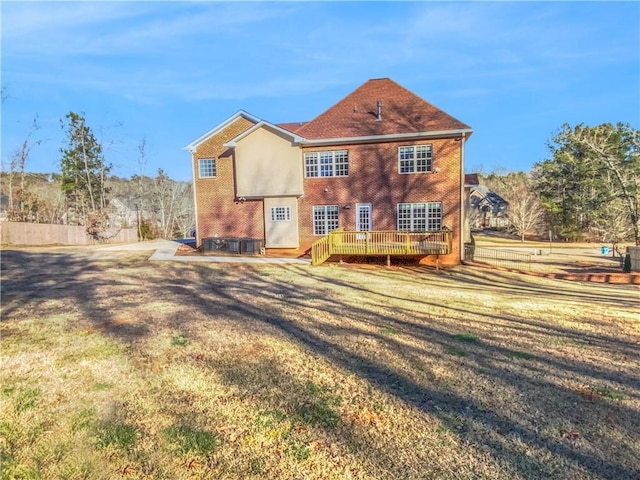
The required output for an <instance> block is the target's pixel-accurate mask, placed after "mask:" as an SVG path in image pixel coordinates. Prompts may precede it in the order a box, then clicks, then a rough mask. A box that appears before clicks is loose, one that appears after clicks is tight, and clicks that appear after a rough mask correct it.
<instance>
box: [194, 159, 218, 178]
mask: <svg viewBox="0 0 640 480" xmlns="http://www.w3.org/2000/svg"><path fill="white" fill-rule="evenodd" d="M198 176H199V177H200V178H212V177H215V176H216V159H215V158H201V159H199V160H198Z"/></svg>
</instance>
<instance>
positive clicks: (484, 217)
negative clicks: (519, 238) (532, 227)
mask: <svg viewBox="0 0 640 480" xmlns="http://www.w3.org/2000/svg"><path fill="white" fill-rule="evenodd" d="M465 187H466V188H467V189H468V192H469V207H468V208H469V214H468V217H469V223H470V225H471V227H472V228H506V227H507V226H508V222H507V213H508V209H509V202H507V201H506V200H505V199H504V198H502V197H501V196H500V195H498V194H497V193H495V192H493V191H491V190H489V188H488V187H487V186H486V185H481V184H480V182H479V181H478V175H477V174H475V173H472V174H467V175H465Z"/></svg>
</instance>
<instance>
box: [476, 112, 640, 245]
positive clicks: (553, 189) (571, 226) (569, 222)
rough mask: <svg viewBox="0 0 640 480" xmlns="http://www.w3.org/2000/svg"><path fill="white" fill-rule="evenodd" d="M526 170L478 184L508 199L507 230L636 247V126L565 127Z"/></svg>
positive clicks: (639, 176)
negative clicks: (542, 157) (543, 155)
mask: <svg viewBox="0 0 640 480" xmlns="http://www.w3.org/2000/svg"><path fill="white" fill-rule="evenodd" d="M548 147H549V153H550V155H549V158H547V159H545V160H543V161H541V162H538V163H536V164H535V165H534V167H533V169H532V170H531V171H530V172H511V173H495V172H494V173H491V174H488V175H484V176H483V183H484V184H486V185H487V187H489V188H490V189H492V190H493V191H495V192H496V193H498V194H499V195H500V196H502V197H503V198H504V199H505V200H506V201H507V202H509V208H508V215H507V219H508V224H509V228H510V230H511V231H513V232H514V233H516V234H518V235H520V237H521V238H522V239H524V237H525V235H537V236H546V235H547V234H549V235H551V236H552V237H553V238H554V239H556V240H564V241H578V240H593V241H601V242H610V243H613V244H614V246H615V245H616V244H617V243H620V242H633V243H635V244H636V245H638V244H640V210H639V208H640V207H639V204H640V131H638V130H635V129H633V128H632V127H631V126H630V125H629V124H622V123H618V124H616V125H613V124H610V123H605V124H602V125H598V126H595V127H589V126H586V125H584V124H580V125H577V126H575V127H571V126H570V125H568V124H565V125H563V126H562V127H561V128H560V130H559V131H558V132H557V133H556V134H554V135H553V136H552V138H551V139H550V140H549V142H548Z"/></svg>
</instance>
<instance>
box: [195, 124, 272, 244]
mask: <svg viewBox="0 0 640 480" xmlns="http://www.w3.org/2000/svg"><path fill="white" fill-rule="evenodd" d="M253 125H254V124H253V122H251V121H249V120H247V119H245V118H244V117H240V118H238V119H237V120H236V121H235V122H233V123H232V124H231V125H229V126H228V127H227V128H225V129H223V130H222V131H220V132H218V133H217V134H216V135H214V136H212V137H211V138H209V139H207V140H206V141H205V142H203V143H202V144H201V145H198V147H197V149H196V151H195V152H194V153H193V168H194V172H195V176H194V179H195V181H194V186H195V197H196V212H197V217H198V218H197V225H198V231H197V233H196V235H197V241H198V244H199V245H200V244H202V241H203V239H205V238H207V237H214V236H219V237H252V238H263V237H264V219H263V202H262V200H247V201H245V202H239V201H237V200H236V192H235V178H234V175H235V173H234V158H233V150H229V149H228V148H227V147H225V146H224V144H225V143H226V142H228V141H229V140H231V139H233V138H234V137H236V136H237V135H240V134H241V133H242V132H244V131H246V130H248V129H249V128H251V127H252V126H253ZM201 158H215V159H216V176H215V178H199V176H198V160H199V159H201Z"/></svg>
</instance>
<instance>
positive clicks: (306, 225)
mask: <svg viewBox="0 0 640 480" xmlns="http://www.w3.org/2000/svg"><path fill="white" fill-rule="evenodd" d="M252 125H253V123H252V122H250V121H249V120H246V119H244V118H239V119H238V120H236V122H234V123H233V124H231V125H230V126H228V127H227V128H225V129H224V130H222V131H221V132H218V133H217V134H216V135H214V136H213V137H212V138H210V139H208V140H207V141H205V142H204V143H203V144H201V145H200V146H198V148H197V150H196V152H195V153H194V155H193V162H194V168H195V171H196V178H195V190H196V197H197V204H196V206H197V215H198V241H199V243H202V239H204V238H206V237H212V236H216V235H217V236H221V237H223V236H237V237H245V236H246V237H255V238H264V218H263V201H262V200H246V201H244V202H239V201H237V199H236V193H235V181H234V171H233V166H234V158H233V151H230V150H228V149H227V148H226V147H224V143H225V142H227V141H229V140H231V139H232V138H234V137H236V136H237V135H239V134H240V133H242V132H244V131H245V130H247V129H249V128H250V127H251V126H252ZM426 144H430V145H432V148H433V168H434V170H436V169H437V171H438V173H414V174H400V173H398V147H400V146H404V145H426ZM461 145H462V142H461V141H456V140H454V139H439V140H430V141H417V142H406V141H405V142H387V143H377V144H361V145H341V146H339V147H335V146H333V147H321V148H316V147H306V148H304V149H303V153H304V152H305V151H322V150H343V149H346V150H348V151H349V176H348V177H331V178H305V179H304V196H303V197H301V198H300V199H299V208H298V214H299V234H300V248H299V252H300V253H304V252H305V251H307V250H308V249H309V248H310V247H311V244H312V243H313V242H314V241H315V240H317V239H318V238H320V237H318V236H315V235H313V213H312V212H313V206H314V205H338V206H339V207H340V209H339V212H340V213H339V222H340V226H341V227H344V228H345V229H346V230H354V229H355V226H356V225H355V215H356V208H355V207H356V204H357V203H370V204H371V206H372V213H373V217H372V220H373V229H374V230H395V229H396V228H397V223H396V217H397V204H398V203H413V202H442V209H443V211H442V217H443V219H442V224H443V226H445V227H448V228H450V229H451V230H453V232H454V239H453V252H452V254H451V255H448V256H446V257H441V258H440V261H441V262H442V263H445V264H446V263H450V264H453V263H459V261H460V250H459V243H460V235H461V233H462V232H460V214H461V206H460V186H461V185H460V174H461V171H460V155H461ZM200 158H216V167H217V176H216V178H205V179H200V178H198V176H197V171H198V159H200ZM303 158H304V156H302V158H301V159H300V161H301V162H303V161H304V160H303ZM346 205H349V206H350V207H351V208H344V207H345V206H346ZM430 260H433V259H431V258H428V259H427V262H429V261H430Z"/></svg>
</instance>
